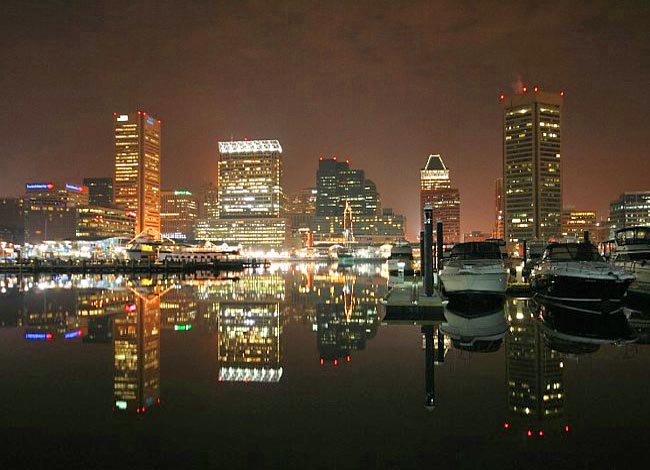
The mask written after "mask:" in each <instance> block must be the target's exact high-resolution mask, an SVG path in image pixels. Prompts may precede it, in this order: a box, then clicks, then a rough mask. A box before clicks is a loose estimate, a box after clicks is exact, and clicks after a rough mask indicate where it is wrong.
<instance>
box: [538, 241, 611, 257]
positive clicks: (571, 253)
mask: <svg viewBox="0 0 650 470" xmlns="http://www.w3.org/2000/svg"><path fill="white" fill-rule="evenodd" d="M544 259H548V260H551V261H603V258H602V256H600V253H598V250H597V249H596V247H595V246H594V245H592V244H591V243H562V244H552V245H549V246H548V247H547V248H546V252H545V253H544Z"/></svg>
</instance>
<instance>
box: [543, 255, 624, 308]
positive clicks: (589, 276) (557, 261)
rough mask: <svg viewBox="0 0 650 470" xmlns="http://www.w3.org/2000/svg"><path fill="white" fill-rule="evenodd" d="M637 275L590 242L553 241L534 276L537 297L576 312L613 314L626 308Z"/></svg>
mask: <svg viewBox="0 0 650 470" xmlns="http://www.w3.org/2000/svg"><path fill="white" fill-rule="evenodd" d="M632 281H634V275H633V274H630V273H627V272H625V270H624V269H622V268H620V267H616V266H613V265H611V264H608V263H606V262H605V261H604V259H603V258H602V257H601V256H600V254H599V253H598V251H597V250H596V247H595V246H594V245H592V244H591V243H551V244H549V245H548V246H547V247H546V250H545V251H544V257H543V258H542V261H541V262H540V263H539V264H537V265H536V266H535V269H533V272H532V275H531V289H532V291H533V294H534V296H535V297H536V298H538V299H539V300H541V301H543V302H547V303H553V304H556V305H560V306H562V307H565V308H568V309H573V310H575V311H582V312H593V313H611V312H615V311H618V310H620V309H622V308H623V297H624V296H625V294H626V292H627V289H628V287H629V286H630V284H631V283H632Z"/></svg>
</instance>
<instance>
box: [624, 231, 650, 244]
mask: <svg viewBox="0 0 650 470" xmlns="http://www.w3.org/2000/svg"><path fill="white" fill-rule="evenodd" d="M616 244H617V245H641V244H643V245H647V244H650V227H628V228H622V229H620V230H617V231H616Z"/></svg>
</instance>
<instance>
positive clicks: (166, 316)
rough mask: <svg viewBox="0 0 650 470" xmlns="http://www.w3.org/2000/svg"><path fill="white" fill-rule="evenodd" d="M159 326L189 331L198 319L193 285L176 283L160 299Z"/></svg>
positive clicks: (165, 328)
mask: <svg viewBox="0 0 650 470" xmlns="http://www.w3.org/2000/svg"><path fill="white" fill-rule="evenodd" d="M160 316H161V328H162V329H163V330H174V331H189V330H191V329H192V328H193V327H194V326H195V325H196V322H197V319H198V304H197V301H196V297H195V289H194V286H191V285H181V284H176V285H175V286H174V288H173V289H171V290H170V291H169V292H167V293H166V294H165V296H164V298H162V299H161V301H160Z"/></svg>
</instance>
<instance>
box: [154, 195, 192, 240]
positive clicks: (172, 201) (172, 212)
mask: <svg viewBox="0 0 650 470" xmlns="http://www.w3.org/2000/svg"><path fill="white" fill-rule="evenodd" d="M198 215H199V214H198V203H197V201H196V199H195V198H194V196H193V195H192V192H191V191H187V190H175V191H162V192H161V193H160V226H161V229H160V231H161V233H162V235H163V236H164V237H167V238H171V239H177V240H187V239H193V238H194V235H195V233H194V229H195V225H196V221H197V219H198Z"/></svg>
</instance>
